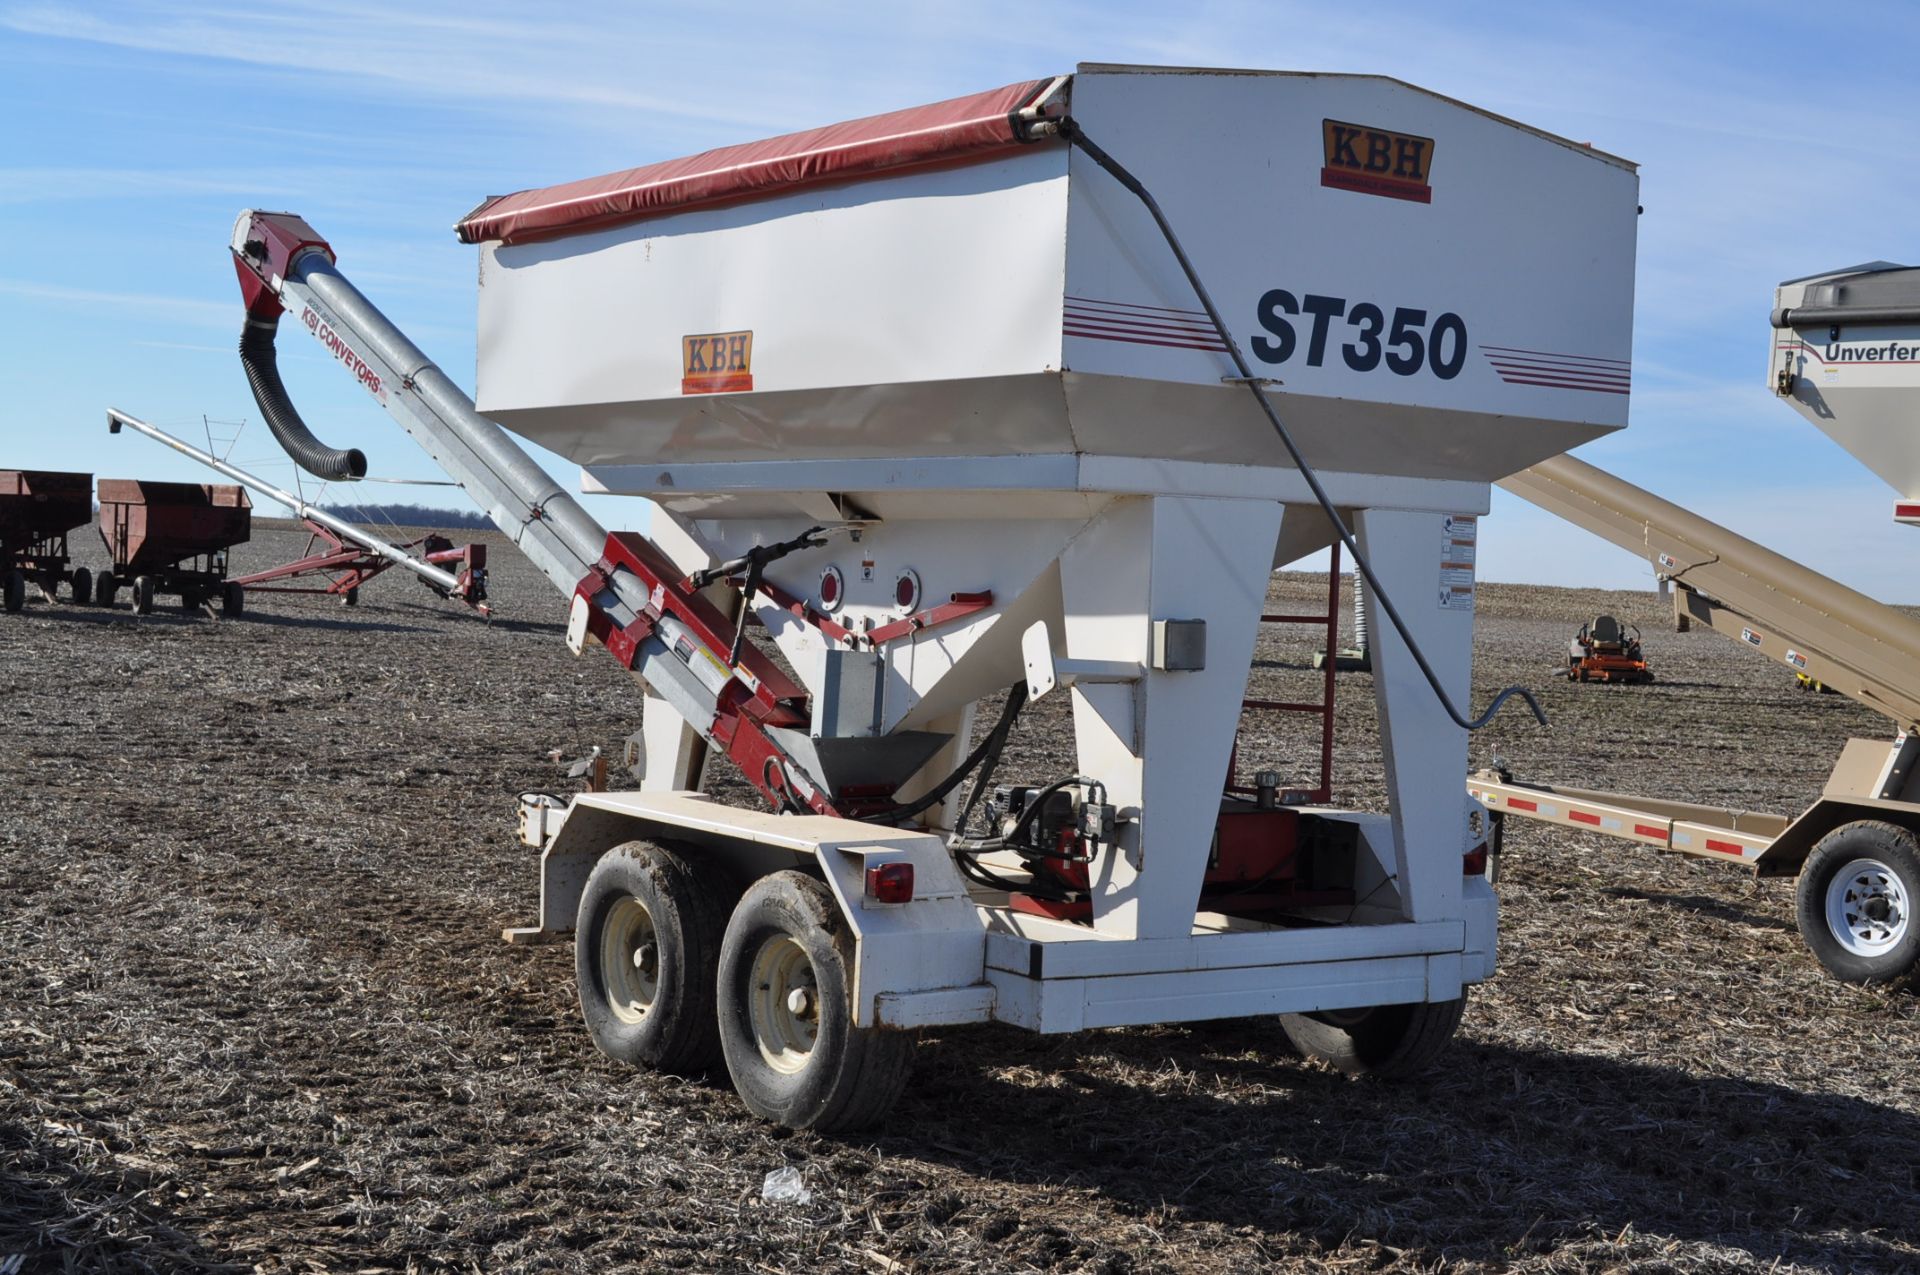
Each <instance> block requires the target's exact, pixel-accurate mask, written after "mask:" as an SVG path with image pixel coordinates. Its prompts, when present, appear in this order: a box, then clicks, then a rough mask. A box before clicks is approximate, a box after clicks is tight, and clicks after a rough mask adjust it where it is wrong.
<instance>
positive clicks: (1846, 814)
mask: <svg viewBox="0 0 1920 1275" xmlns="http://www.w3.org/2000/svg"><path fill="white" fill-rule="evenodd" d="M1856 819H1872V820H1876V821H1878V822H1880V823H1890V824H1892V825H1893V826H1895V827H1896V828H1905V829H1906V830H1907V831H1909V832H1912V833H1915V834H1916V835H1920V807H1915V806H1913V805H1910V804H1909V803H1907V802H1904V801H1881V800H1875V799H1873V798H1870V797H1869V798H1854V799H1845V798H1838V797H1822V798H1821V799H1820V800H1818V801H1816V802H1814V803H1813V804H1812V805H1811V806H1809V807H1807V809H1806V810H1805V811H1803V812H1802V813H1801V815H1800V817H1799V818H1798V819H1795V820H1794V821H1793V822H1792V823H1790V824H1788V825H1787V829H1786V831H1785V832H1782V833H1781V834H1780V835H1779V836H1778V837H1776V838H1774V841H1773V844H1772V845H1770V846H1768V847H1767V848H1766V849H1765V850H1763V851H1761V852H1760V857H1759V858H1758V859H1756V860H1754V864H1753V874H1754V875H1755V876H1756V877H1791V876H1797V875H1799V872H1800V865H1801V864H1803V863H1805V862H1806V861H1807V856H1808V855H1810V854H1812V853H1813V847H1814V846H1815V845H1817V844H1818V843H1819V841H1820V838H1822V837H1824V836H1826V835H1827V834H1828V833H1829V832H1832V831H1833V830H1834V829H1835V828H1838V827H1840V826H1841V825H1842V824H1849V823H1852V822H1853V821H1854V820H1856Z"/></svg>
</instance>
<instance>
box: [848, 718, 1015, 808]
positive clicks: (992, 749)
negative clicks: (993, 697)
mask: <svg viewBox="0 0 1920 1275" xmlns="http://www.w3.org/2000/svg"><path fill="white" fill-rule="evenodd" d="M1026 702H1027V684H1026V683H1025V682H1016V683H1015V684H1014V686H1013V689H1012V690H1010V691H1008V692H1007V702H1006V703H1005V704H1004V705H1002V706H1001V709H1000V720H999V721H997V722H995V723H994V725H993V729H992V730H990V731H988V732H987V736H986V738H985V739H982V740H981V741H980V742H979V744H977V745H976V746H975V747H974V750H973V751H972V752H971V753H969V754H967V758H966V760H965V761H963V762H961V763H960V764H959V765H958V766H956V767H955V768H954V771H953V773H952V774H951V775H948V776H947V777H946V778H945V779H943V780H941V781H940V782H939V783H937V784H935V785H934V786H933V787H932V788H930V789H928V790H927V791H926V792H924V793H922V794H921V795H920V796H919V797H917V798H915V799H914V800H913V801H910V802H908V803H907V804H906V805H904V806H895V807H894V808H893V809H891V810H886V811H882V812H881V813H879V814H877V815H870V816H868V819H869V821H870V822H885V823H896V822H900V821H902V820H906V819H911V818H913V817H914V816H915V815H917V814H922V813H924V812H926V811H928V810H931V809H933V808H934V807H935V806H937V805H939V804H940V803H941V802H943V801H945V800H946V799H947V794H949V793H951V792H952V791H953V790H954V789H955V788H958V787H959V786H960V785H961V783H962V782H963V781H964V780H965V779H966V777H967V776H968V775H970V774H972V773H973V770H974V768H975V767H976V766H978V765H979V764H980V762H981V760H982V759H983V758H985V757H987V756H988V755H989V754H991V755H992V757H993V759H994V760H995V761H998V760H999V757H1000V749H1001V748H1002V747H1004V746H1005V744H1006V742H1007V734H1008V732H1010V731H1012V730H1013V723H1014V721H1015V720H1016V719H1017V718H1018V717H1019V716H1020V710H1021V709H1022V708H1023V707H1025V706H1026ZM992 774H993V767H992V766H991V765H989V766H988V767H987V770H986V772H985V773H984V774H982V775H981V777H980V783H979V784H975V785H974V795H975V796H976V797H977V796H978V795H979V792H980V787H981V784H984V783H986V781H987V780H988V779H989V778H991V777H992ZM972 810H973V802H972V800H969V801H968V802H967V813H971V812H972ZM960 823H961V826H963V827H964V826H965V824H966V814H962V815H961V817H960Z"/></svg>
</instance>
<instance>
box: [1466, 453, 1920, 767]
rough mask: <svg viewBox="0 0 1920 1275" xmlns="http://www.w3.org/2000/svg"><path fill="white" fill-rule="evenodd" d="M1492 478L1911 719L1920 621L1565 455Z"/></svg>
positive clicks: (1919, 665)
mask: <svg viewBox="0 0 1920 1275" xmlns="http://www.w3.org/2000/svg"><path fill="white" fill-rule="evenodd" d="M1500 485H1501V486H1502V487H1504V488H1506V489H1507V490H1508V491H1511V492H1513V493H1514V494H1515V495H1517V496H1521V497H1523V498H1525V499H1526V500H1529V501H1531V502H1532V503H1534V504H1536V505H1538V506H1540V507H1541V508H1542V509H1545V510H1547V511H1548V512H1549V513H1553V514H1557V515H1559V516H1560V517H1562V518H1565V519H1566V520H1567V521H1568V522H1571V523H1573V524H1574V525H1575V526H1578V527H1583V528H1585V529H1586V530H1588V531H1591V532H1593V533H1594V534H1595V535H1597V536H1599V537H1601V538H1602V539H1603V540H1608V541H1611V542H1612V543H1614V544H1616V545H1619V546H1620V547H1621V548H1623V549H1627V550H1629V551H1631V552H1634V553H1642V554H1645V555H1646V556H1647V558H1648V560H1649V561H1651V562H1652V563H1653V565H1654V568H1655V570H1657V571H1658V572H1659V573H1660V574H1661V575H1663V576H1666V577H1668V578H1669V579H1671V580H1673V581H1674V583H1675V584H1676V585H1678V586H1679V587H1680V588H1681V589H1682V590H1685V591H1688V592H1691V593H1693V594H1696V595H1700V597H1702V598H1704V599H1708V600H1710V601H1711V602H1712V603H1714V604H1717V607H1707V606H1703V605H1702V604H1701V603H1700V602H1699V601H1698V600H1688V599H1683V601H1684V602H1687V603H1688V606H1687V610H1688V611H1689V612H1690V613H1691V614H1693V615H1695V616H1697V617H1698V618H1700V619H1701V620H1702V621H1703V622H1705V623H1708V624H1711V625H1713V627H1715V628H1719V629H1722V630H1724V631H1726V632H1727V633H1728V634H1729V636H1731V637H1733V638H1735V639H1736V640H1745V641H1746V642H1747V643H1748V644H1749V645H1752V646H1756V647H1758V648H1759V649H1760V651H1761V652H1762V653H1763V654H1766V655H1770V656H1772V657H1773V658H1774V659H1776V660H1779V661H1781V662H1782V663H1784V664H1787V665H1788V666H1789V667H1791V668H1794V669H1795V670H1796V671H1799V672H1804V673H1806V674H1807V675H1808V676H1810V677H1815V678H1818V679H1819V680H1820V681H1822V682H1824V683H1826V684H1827V685H1828V686H1831V687H1832V688H1833V689H1834V690H1836V691H1839V692H1840V693H1842V694H1844V695H1848V696H1850V697H1852V698H1853V699H1856V700H1858V701H1860V702H1861V703H1863V704H1865V705H1867V706H1868V707H1869V708H1872V709H1874V710H1875V711H1876V712H1880V713H1884V714H1886V715H1887V716H1888V717H1891V718H1893V719H1894V721H1895V722H1896V723H1898V724H1899V726H1900V727H1901V728H1902V729H1914V728H1916V727H1920V620H1914V619H1911V618H1909V617H1908V616H1905V615H1902V614H1901V613H1900V612H1898V611H1896V610H1894V609H1893V608H1892V607H1889V606H1886V605H1884V604H1882V603H1879V602H1876V601H1874V600H1873V599H1872V598H1869V597H1868V596H1866V595H1865V594H1864V593H1859V592H1857V591H1855V590H1853V589H1849V588H1848V587H1847V586H1845V585H1844V584H1840V583H1838V582H1836V581H1834V580H1831V579H1828V578H1827V577H1826V576H1823V575H1821V574H1820V573H1819V572H1817V571H1814V570H1811V569H1810V568H1808V567H1805V566H1802V565H1801V564H1800V563H1797V562H1795V561H1793V560H1792V559H1790V558H1786V557H1783V556H1781V555H1780V554H1777V553H1775V552H1774V551H1773V550H1771V549H1768V548H1766V547H1765V546H1764V545H1757V544H1755V543H1754V542H1753V541H1751V540H1748V539H1747V538H1746V537H1745V536H1741V535H1738V534H1736V533H1735V532H1732V531H1728V530H1727V529H1726V528H1725V527H1722V526H1721V525H1720V524H1718V523H1715V522H1710V521H1708V520H1707V519H1705V518H1702V517H1700V516H1699V515H1698V514H1695V513H1691V512H1689V511H1688V510H1686V509H1683V508H1681V507H1680V506H1679V505H1676V504H1673V503H1672V502H1670V501H1666V500H1662V499H1661V498H1660V497H1658V496H1656V495H1654V494H1653V493H1652V492H1649V491H1646V490H1643V489H1642V488H1639V487H1636V486H1634V485H1633V484H1632V483H1629V482H1625V481H1623V480H1621V479H1619V478H1616V477H1614V476H1613V475H1612V474H1609V473H1607V472H1606V471H1605V470H1602V469H1596V468H1594V467H1593V466H1592V465H1589V464H1587V463H1586V462H1585V461H1580V460H1575V459H1574V458H1573V457H1571V456H1556V457H1554V458H1553V459H1552V460H1546V461H1542V462H1541V463H1539V464H1538V465H1535V466H1534V467H1533V468H1531V469H1526V470H1522V471H1521V472H1520V473H1517V474H1515V475H1513V476H1512V477H1510V478H1506V479H1503V480H1502V481H1501V483H1500ZM1662 554H1664V555H1666V559H1668V560H1667V561H1663V560H1662V558H1661V555H1662ZM1719 609H1724V610H1725V611H1727V612H1731V613H1733V615H1734V616H1735V617H1737V618H1738V619H1739V620H1742V621H1744V622H1745V623H1744V624H1742V623H1731V622H1729V620H1728V619H1727V617H1725V616H1722V615H1718V614H1715V612H1716V611H1717V610H1719ZM1755 639H1758V640H1755ZM1795 657H1798V658H1797V659H1796V658H1795ZM1803 661H1804V663H1803Z"/></svg>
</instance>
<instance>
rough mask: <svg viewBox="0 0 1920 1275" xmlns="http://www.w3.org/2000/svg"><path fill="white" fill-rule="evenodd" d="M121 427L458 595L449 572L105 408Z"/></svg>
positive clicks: (112, 423)
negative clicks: (195, 461)
mask: <svg viewBox="0 0 1920 1275" xmlns="http://www.w3.org/2000/svg"><path fill="white" fill-rule="evenodd" d="M123 425H124V426H125V427H126V428H128V429H131V430H135V431H137V432H139V433H142V434H145V435H146V436H147V437H148V438H151V439H153V440H155V441H156V442H160V443H165V444H166V445H167V446H168V447H171V448H173V450H175V451H176V452H179V453H180V454H181V455H182V456H191V457H193V459H195V460H197V461H199V462H200V463H201V464H202V465H205V466H206V467H207V468H208V469H211V470H214V471H215V472H217V473H220V474H224V475H226V476H227V477H228V478H231V479H233V481H235V482H237V483H239V484H240V485H241V486H243V487H248V488H251V489H252V490H254V491H257V492H259V493H260V494H261V495H263V496H265V497H267V499H269V500H275V501H278V502H279V503H280V504H282V505H285V506H286V507H287V508H288V509H291V510H292V511H293V512H294V513H295V514H296V515H297V516H299V517H301V518H305V519H306V520H307V521H308V522H314V523H318V524H319V525H321V526H322V527H325V528H327V530H329V531H331V532H333V533H334V534H335V535H338V536H339V537H340V538H341V539H342V540H346V541H348V542H350V543H352V544H356V545H359V546H360V547H361V548H363V549H365V550H367V551H368V552H370V553H376V554H379V555H380V556H381V557H382V558H385V559H386V560H387V561H389V562H391V563H393V565H395V566H396V567H405V568H406V569H407V570H408V571H411V572H413V574H415V575H417V576H419V577H420V578H421V579H422V580H425V581H426V582H427V583H429V584H431V585H434V586H435V587H436V588H439V589H442V590H444V591H445V592H447V593H457V592H459V589H460V581H459V579H458V578H457V577H455V576H454V575H452V574H451V573H450V572H446V571H442V570H441V569H440V568H439V567H436V566H434V565H433V564H432V563H431V562H422V561H421V560H420V559H418V558H416V557H414V556H413V555H412V554H410V553H408V552H407V551H406V550H404V549H398V548H395V547H394V546H393V545H390V544H388V543H387V542H386V541H384V540H382V539H380V538H379V537H378V536H371V535H368V534H367V533H366V532H364V531H362V530H360V528H358V527H356V526H354V525H353V524H352V523H350V522H347V521H346V520H345V519H342V518H337V517H335V516H334V515H333V514H330V513H328V512H327V511H326V510H324V509H321V508H319V507H318V506H316V505H310V504H308V503H307V502H306V501H304V500H302V499H300V497H298V496H296V495H294V494H293V493H292V492H290V491H283V490H281V489H280V488H278V487H275V486H274V485H273V484H272V483H270V482H267V481H266V480H265V479H262V478H256V477H255V476H254V475H252V474H250V473H248V472H247V471H246V470H244V469H241V468H240V467H239V466H238V465H230V464H228V463H227V462H226V461H224V460H221V459H220V458H219V457H218V456H215V455H213V454H211V453H209V452H203V451H201V450H200V449H199V448H198V447H195V446H194V445H193V444H192V443H189V442H185V441H183V440H181V439H178V438H175V437H174V436H173V435H171V434H169V433H167V432H166V431H165V430H163V429H161V428H160V427H159V426H157V425H151V424H149V423H147V422H146V421H143V420H141V419H140V418H139V417H137V416H130V415H128V414H127V413H125V412H123V411H121V410H120V409H119V408H117V407H109V408H108V409H107V428H108V429H109V430H111V431H112V432H114V433H116V434H117V433H119V432H120V428H121V426H123Z"/></svg>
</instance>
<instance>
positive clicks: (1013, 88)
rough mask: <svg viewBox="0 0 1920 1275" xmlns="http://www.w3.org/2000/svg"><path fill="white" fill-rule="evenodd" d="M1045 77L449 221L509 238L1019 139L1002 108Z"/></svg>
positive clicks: (1027, 98) (1008, 109)
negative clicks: (457, 221) (455, 221)
mask: <svg viewBox="0 0 1920 1275" xmlns="http://www.w3.org/2000/svg"><path fill="white" fill-rule="evenodd" d="M1050 83H1052V81H1051V80H1029V81H1027V82H1025V83H1021V84H1009V85H1007V87H1005V88H1001V89H994V90H993V91H992V92H989V93H975V94H973V95H972V96H971V97H956V98H954V99H952V100H951V101H946V102H935V103H934V104H933V105H931V106H915V107H911V108H909V109H907V110H904V111H890V112H888V113H887V114H885V115H873V116H869V117H868V118H866V119H863V120H849V121H848V122H846V123H844V124H829V125H828V126H827V127H825V128H815V129H809V130H807V131H806V132H804V133H788V134H787V135H786V136H785V137H774V138H769V139H768V140H766V141H764V142H747V143H745V144H743V145H740V146H723V147H721V148H720V149H719V150H711V151H705V152H702V153H701V154H699V155H692V156H689V157H687V158H686V159H671V160H667V161H666V162H664V163H660V164H648V165H646V166H644V167H642V168H629V169H627V170H626V171H625V172H621V173H609V174H607V175H606V176H604V177H588V178H586V179H584V180H581V181H573V182H566V183H563V184H562V185H559V186H548V187H545V188H543V189H540V190H523V191H521V192H519V193H518V194H514V195H497V196H495V197H494V198H492V199H489V200H488V201H487V202H486V203H484V204H481V205H480V206H479V207H478V208H476V209H474V210H473V211H472V212H470V213H468V214H467V215H466V216H465V217H463V218H461V220H460V223H459V224H458V225H457V226H455V227H454V230H455V231H456V232H457V233H458V234H459V236H460V241H461V242H462V243H481V242H484V241H486V240H489V239H498V240H502V241H503V242H506V243H512V242H514V241H515V240H519V239H532V238H536V237H539V236H542V235H550V234H558V233H569V232H573V231H578V230H586V229H591V228H596V227H600V226H606V225H611V224H614V223H616V222H622V221H634V220H637V219H639V218H641V217H650V216H655V215H658V214H660V213H665V212H673V211H678V210H680V209H685V208H694V207H698V206H700V205H702V204H717V203H721V202H723V201H727V200H736V199H748V198H753V197H755V196H761V195H771V194H777V193H779V192H781V191H784V190H791V189H793V188H795V187H798V186H810V185H813V184H815V183H818V182H826V181H839V180H844V179H846V178H849V177H862V176H866V175H869V174H873V173H880V172H885V171H887V170H889V169H897V168H906V167H910V166H913V165H920V164H934V163H941V162H944V161H949V160H954V159H960V158H965V157H968V156H972V155H976V154H979V153H980V152H984V151H994V150H1000V149H1002V148H1005V147H1010V146H1017V145H1019V144H1020V143H1019V139H1018V138H1017V137H1015V136H1014V132H1013V123H1012V120H1011V118H1010V117H1011V116H1012V114H1013V113H1014V112H1015V111H1017V110H1019V109H1020V108H1021V107H1023V106H1026V105H1027V104H1028V103H1030V102H1031V101H1033V99H1034V98H1035V97H1036V96H1037V95H1038V94H1039V93H1040V91H1041V90H1042V89H1044V88H1045V87H1046V86H1047V85H1048V84H1050Z"/></svg>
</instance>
